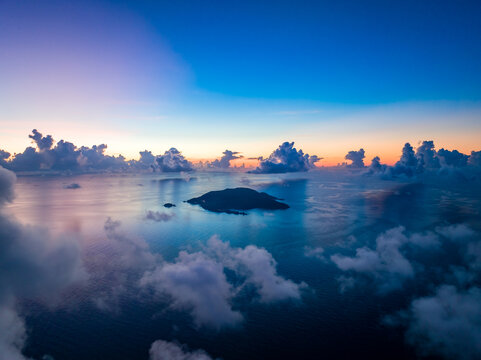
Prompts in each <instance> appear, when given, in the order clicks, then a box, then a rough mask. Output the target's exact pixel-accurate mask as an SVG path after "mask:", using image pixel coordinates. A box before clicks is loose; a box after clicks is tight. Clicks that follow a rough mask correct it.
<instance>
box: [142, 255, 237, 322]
mask: <svg viewBox="0 0 481 360" xmlns="http://www.w3.org/2000/svg"><path fill="white" fill-rule="evenodd" d="M140 284H141V286H152V287H153V288H154V289H155V291H156V292H157V293H158V294H159V295H163V294H166V295H168V296H169V297H170V298H171V299H172V303H171V308H173V309H177V310H188V311H190V312H191V313H192V316H193V317H194V320H195V323H196V324H197V325H198V326H200V325H207V326H212V327H214V328H220V327H222V326H231V325H235V324H237V323H238V322H240V321H241V320H242V315H241V314H240V312H238V311H234V310H232V308H231V305H230V300H231V298H232V297H233V289H232V286H231V285H230V284H229V282H228V281H227V278H226V276H225V274H224V268H223V266H222V264H220V263H218V262H216V261H215V260H213V259H211V258H209V257H207V256H206V255H205V254H203V253H200V252H198V253H192V254H189V253H187V252H185V251H181V252H180V253H179V256H178V257H177V259H176V260H175V262H174V263H164V264H161V265H159V266H158V267H157V268H156V269H155V270H153V271H151V272H147V273H146V274H144V276H143V277H142V279H141V281H140Z"/></svg>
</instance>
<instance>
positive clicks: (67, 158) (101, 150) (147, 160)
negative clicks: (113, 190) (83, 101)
mask: <svg viewBox="0 0 481 360" xmlns="http://www.w3.org/2000/svg"><path fill="white" fill-rule="evenodd" d="M29 138H31V139H32V140H33V142H34V144H35V147H32V146H29V147H27V148H26V149H25V150H24V151H23V152H22V153H19V154H14V155H12V154H10V153H8V152H6V151H4V150H0V166H3V167H5V168H7V169H9V170H12V171H15V172H34V171H58V172H65V171H69V172H91V171H92V172H94V171H127V170H150V171H152V170H153V171H161V172H180V171H192V170H193V165H192V163H191V162H190V161H188V160H187V159H185V158H184V156H183V155H182V154H181V153H180V151H178V150H177V149H175V148H171V149H170V150H168V151H166V152H165V153H164V154H163V155H158V156H154V155H153V154H152V152H150V151H147V150H145V151H141V152H140V153H139V154H140V159H139V160H130V161H127V160H126V159H125V158H124V157H123V156H122V155H119V156H111V155H106V154H105V150H106V149H107V145H105V144H100V145H93V146H92V147H87V146H81V147H77V146H76V145H74V144H73V143H71V142H68V141H64V140H60V141H58V142H57V143H56V144H55V141H54V139H53V138H52V136H51V135H47V136H43V135H42V134H41V133H40V132H38V131H37V130H36V129H34V130H33V131H32V134H31V135H29ZM54 144H55V145H54Z"/></svg>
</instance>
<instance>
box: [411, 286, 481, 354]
mask: <svg viewBox="0 0 481 360" xmlns="http://www.w3.org/2000/svg"><path fill="white" fill-rule="evenodd" d="M407 317H408V330H407V333H406V337H407V340H408V342H409V343H411V344H413V345H416V346H417V347H418V348H419V349H420V350H421V351H422V352H423V354H426V355H427V354H437V355H442V356H444V357H446V358H448V359H460V360H469V359H473V360H474V359H479V358H480V357H481V289H479V288H478V287H471V288H469V289H467V290H458V289H456V287H454V286H452V285H443V286H440V287H439V288H438V289H437V290H436V292H435V294H434V295H432V296H426V297H422V298H418V299H415V300H414V301H413V302H412V303H411V306H410V308H409V311H408V313H407Z"/></svg>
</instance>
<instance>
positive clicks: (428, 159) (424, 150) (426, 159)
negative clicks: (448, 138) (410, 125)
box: [416, 140, 440, 169]
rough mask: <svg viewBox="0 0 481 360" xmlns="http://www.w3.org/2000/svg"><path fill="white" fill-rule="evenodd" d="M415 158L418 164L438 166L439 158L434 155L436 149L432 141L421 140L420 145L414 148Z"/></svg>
mask: <svg viewBox="0 0 481 360" xmlns="http://www.w3.org/2000/svg"><path fill="white" fill-rule="evenodd" d="M416 158H417V160H418V166H420V167H427V168H434V169H436V168H439V166H440V164H439V159H438V158H437V156H436V150H434V142H433V141H432V140H430V141H423V143H422V144H421V146H419V147H418V148H417V150H416Z"/></svg>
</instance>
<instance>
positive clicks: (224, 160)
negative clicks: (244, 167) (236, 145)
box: [207, 150, 243, 169]
mask: <svg viewBox="0 0 481 360" xmlns="http://www.w3.org/2000/svg"><path fill="white" fill-rule="evenodd" d="M222 154H223V156H222V157H221V158H220V159H216V160H214V161H212V162H210V163H208V164H207V166H208V167H212V168H216V169H228V168H230V162H231V160H235V159H241V158H243V156H238V155H237V154H239V153H238V152H237V151H230V150H226V151H224V152H223V153H222Z"/></svg>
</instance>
